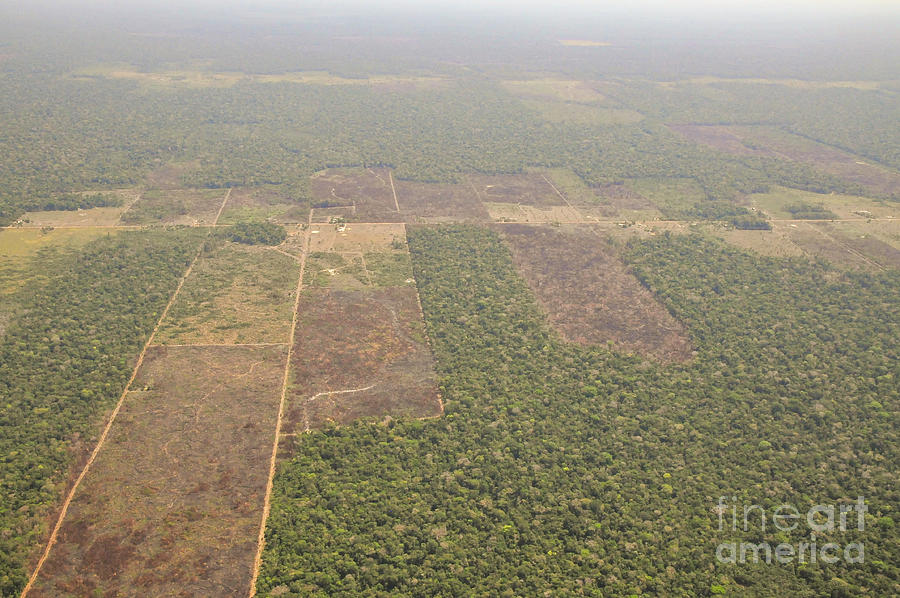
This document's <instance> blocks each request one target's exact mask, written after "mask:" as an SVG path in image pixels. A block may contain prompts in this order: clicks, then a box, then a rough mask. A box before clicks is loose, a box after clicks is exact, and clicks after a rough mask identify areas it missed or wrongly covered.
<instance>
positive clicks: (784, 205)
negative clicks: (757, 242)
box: [747, 187, 900, 220]
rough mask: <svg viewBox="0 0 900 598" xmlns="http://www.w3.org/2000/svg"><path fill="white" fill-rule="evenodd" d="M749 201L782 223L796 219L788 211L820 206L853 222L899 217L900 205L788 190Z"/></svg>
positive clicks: (758, 196)
mask: <svg viewBox="0 0 900 598" xmlns="http://www.w3.org/2000/svg"><path fill="white" fill-rule="evenodd" d="M747 200H748V201H749V202H750V205H752V206H753V207H756V208H758V209H760V210H762V211H764V212H765V213H766V214H768V215H769V216H771V217H772V218H781V219H794V218H796V215H795V214H794V213H792V212H791V211H790V209H789V208H794V211H795V212H796V211H798V210H799V209H800V206H803V205H812V206H821V207H822V208H824V209H825V210H828V211H829V212H832V213H833V215H834V216H836V217H838V218H846V219H851V220H853V219H859V220H864V219H867V218H890V217H895V216H900V205H898V204H896V203H893V202H890V201H886V200H877V199H870V198H868V197H860V196H858V195H840V194H837V193H828V194H821V193H812V192H811V191H801V190H799V189H788V188H786V187H775V188H773V189H772V190H771V191H770V192H768V193H754V194H752V195H748V196H747ZM832 217H833V216H830V215H828V214H824V215H822V216H821V217H820V218H819V219H821V220H827V219H829V218H832Z"/></svg>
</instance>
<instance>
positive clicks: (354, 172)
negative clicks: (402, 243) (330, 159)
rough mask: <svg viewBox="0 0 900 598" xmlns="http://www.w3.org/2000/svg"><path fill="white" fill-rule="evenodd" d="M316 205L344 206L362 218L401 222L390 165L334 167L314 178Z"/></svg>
mask: <svg viewBox="0 0 900 598" xmlns="http://www.w3.org/2000/svg"><path fill="white" fill-rule="evenodd" d="M310 189H311V192H312V197H313V208H314V209H330V208H337V207H344V208H345V211H342V212H340V215H341V216H343V217H345V218H348V219H352V220H356V221H358V222H401V221H402V217H401V216H400V214H399V213H398V211H397V205H396V202H395V201H394V192H393V189H392V188H391V175H390V171H389V170H388V169H387V168H367V169H363V168H330V169H328V170H324V171H322V172H319V173H316V174H315V175H313V176H312V177H311V178H310Z"/></svg>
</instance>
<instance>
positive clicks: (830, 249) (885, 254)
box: [793, 222, 900, 271]
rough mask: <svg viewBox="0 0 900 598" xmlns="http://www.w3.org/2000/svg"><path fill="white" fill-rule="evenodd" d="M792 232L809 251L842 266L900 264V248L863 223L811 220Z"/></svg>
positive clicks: (876, 268)
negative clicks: (869, 229) (893, 245)
mask: <svg viewBox="0 0 900 598" xmlns="http://www.w3.org/2000/svg"><path fill="white" fill-rule="evenodd" d="M810 231H812V232H813V233H814V234H810ZM793 233H794V236H793V239H794V240H795V242H797V243H798V244H800V245H801V246H803V248H804V249H805V250H806V251H807V252H808V253H810V254H812V255H814V256H817V257H821V258H824V259H827V260H830V261H832V262H834V264H835V265H837V266H838V267H841V268H850V269H864V270H871V271H875V270H881V269H883V268H900V250H897V249H896V248H895V247H892V246H891V245H889V244H887V243H885V242H884V241H882V240H881V239H879V238H878V237H877V236H874V235H872V234H870V233H868V232H866V226H865V224H863V223H844V222H838V223H825V222H822V223H809V224H806V227H798V228H797V229H794V230H793Z"/></svg>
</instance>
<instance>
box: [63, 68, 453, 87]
mask: <svg viewBox="0 0 900 598" xmlns="http://www.w3.org/2000/svg"><path fill="white" fill-rule="evenodd" d="M198 66H202V65H198V64H195V65H192V66H186V67H185V68H180V69H167V70H156V71H141V70H139V69H138V68H137V67H135V66H134V65H131V64H128V63H100V64H95V65H92V66H89V67H86V68H81V69H78V70H76V71H74V72H73V73H72V74H71V77H72V78H74V79H78V80H85V81H89V80H91V79H122V80H128V81H135V82H137V83H139V84H140V85H142V86H145V87H149V88H188V89H204V88H228V87H233V86H234V85H236V84H238V83H246V82H254V83H299V84H304V85H352V86H360V85H371V86H375V87H381V86H397V85H406V86H413V87H414V88H419V87H426V88H428V87H433V86H435V85H439V84H441V83H443V82H444V81H445V80H444V79H443V78H440V77H426V76H419V77H413V76H401V75H371V76H368V77H362V78H354V77H341V76H339V75H335V74H332V73H329V72H328V71H296V72H289V73H281V74H266V75H263V74H254V73H243V72H238V71H211V70H208V69H203V68H197V67H198Z"/></svg>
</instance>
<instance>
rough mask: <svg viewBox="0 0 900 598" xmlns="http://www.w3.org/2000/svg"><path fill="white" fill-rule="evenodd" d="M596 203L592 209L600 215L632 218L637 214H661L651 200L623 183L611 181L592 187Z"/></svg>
mask: <svg viewBox="0 0 900 598" xmlns="http://www.w3.org/2000/svg"><path fill="white" fill-rule="evenodd" d="M593 191H594V193H595V194H596V195H597V200H598V204H599V205H597V207H596V208H594V210H595V211H596V212H597V214H598V215H600V216H605V217H620V218H632V217H634V216H635V215H637V214H647V215H651V214H655V215H657V216H660V215H661V214H660V213H659V211H658V210H657V209H656V206H655V205H654V204H653V202H652V201H650V200H649V199H647V198H646V197H644V196H643V195H641V194H640V193H638V192H637V191H635V190H634V189H632V188H631V187H630V186H628V185H625V184H623V183H611V184H608V185H602V186H599V187H594V188H593Z"/></svg>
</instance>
